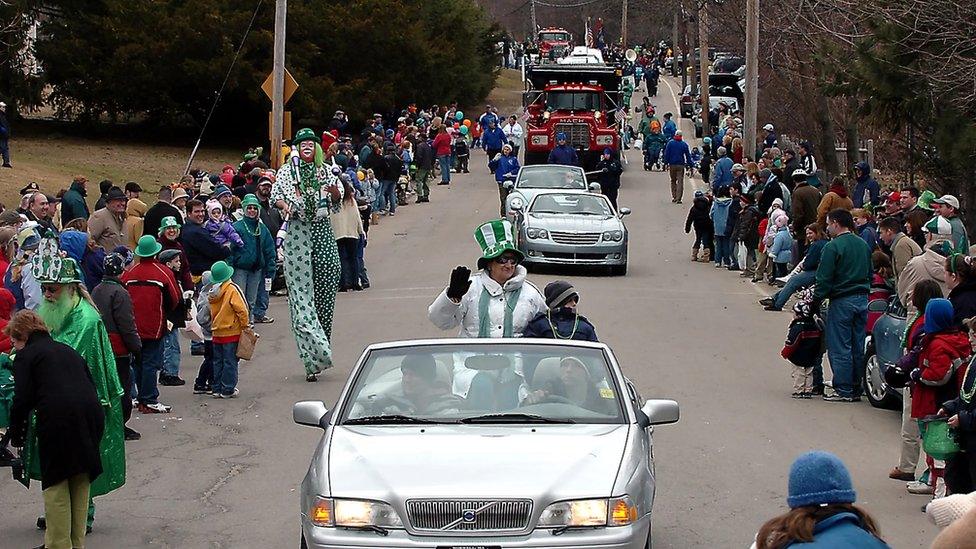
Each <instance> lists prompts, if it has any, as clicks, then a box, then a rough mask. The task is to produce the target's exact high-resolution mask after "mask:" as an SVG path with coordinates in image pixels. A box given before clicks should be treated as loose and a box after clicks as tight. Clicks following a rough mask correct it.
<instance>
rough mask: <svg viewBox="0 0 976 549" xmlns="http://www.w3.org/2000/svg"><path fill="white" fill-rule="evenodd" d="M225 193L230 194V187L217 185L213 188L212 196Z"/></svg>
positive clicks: (219, 195)
mask: <svg viewBox="0 0 976 549" xmlns="http://www.w3.org/2000/svg"><path fill="white" fill-rule="evenodd" d="M225 194H230V189H228V188H227V185H217V188H215V189H214V192H213V197H214V198H220V197H221V196H224V195H225Z"/></svg>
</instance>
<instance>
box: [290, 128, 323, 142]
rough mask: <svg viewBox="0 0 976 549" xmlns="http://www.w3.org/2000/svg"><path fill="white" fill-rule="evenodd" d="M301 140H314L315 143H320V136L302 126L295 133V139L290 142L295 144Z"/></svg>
mask: <svg viewBox="0 0 976 549" xmlns="http://www.w3.org/2000/svg"><path fill="white" fill-rule="evenodd" d="M302 141H315V142H316V143H321V142H322V138H320V137H319V136H317V135H315V132H313V131H312V129H311V128H302V129H300V130H298V133H296V134H295V139H294V140H293V141H292V142H293V143H294V144H296V145H297V144H299V143H301V142H302Z"/></svg>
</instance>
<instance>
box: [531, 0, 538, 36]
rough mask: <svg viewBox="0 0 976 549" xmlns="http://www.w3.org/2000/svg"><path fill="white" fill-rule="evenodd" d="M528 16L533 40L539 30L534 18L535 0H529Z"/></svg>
mask: <svg viewBox="0 0 976 549" xmlns="http://www.w3.org/2000/svg"><path fill="white" fill-rule="evenodd" d="M529 17H530V18H531V19H532V32H531V33H530V35H531V36H532V40H533V41H534V40H535V35H536V33H537V32H539V25H538V23H537V22H536V20H535V0H529Z"/></svg>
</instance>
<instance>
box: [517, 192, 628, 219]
mask: <svg viewBox="0 0 976 549" xmlns="http://www.w3.org/2000/svg"><path fill="white" fill-rule="evenodd" d="M529 211H530V212H532V213H551V214H580V215H603V216H608V217H609V216H612V215H613V210H612V209H611V208H610V203H609V202H607V199H606V198H604V197H603V195H596V194H552V193H550V194H542V195H539V196H537V197H536V199H535V200H534V201H533V202H532V207H531V208H530V209H529Z"/></svg>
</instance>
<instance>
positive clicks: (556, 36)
mask: <svg viewBox="0 0 976 549" xmlns="http://www.w3.org/2000/svg"><path fill="white" fill-rule="evenodd" d="M536 41H537V43H538V44H539V62H545V61H547V60H548V61H555V60H556V59H559V58H560V57H562V56H564V55H566V54H567V53H569V51H570V50H571V49H573V47H572V42H573V35H572V34H570V33H569V31H567V30H566V29H561V28H558V27H548V28H545V29H539V32H538V34H537V35H536Z"/></svg>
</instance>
